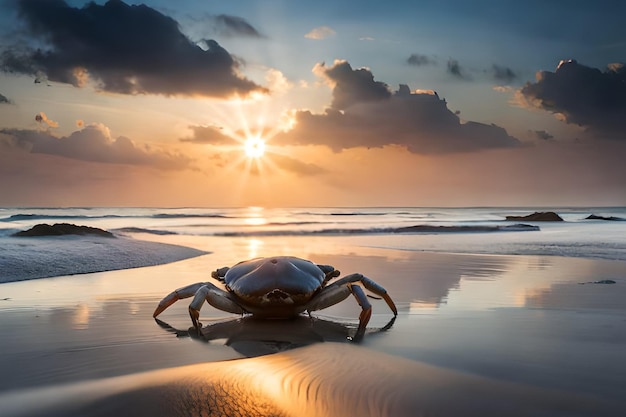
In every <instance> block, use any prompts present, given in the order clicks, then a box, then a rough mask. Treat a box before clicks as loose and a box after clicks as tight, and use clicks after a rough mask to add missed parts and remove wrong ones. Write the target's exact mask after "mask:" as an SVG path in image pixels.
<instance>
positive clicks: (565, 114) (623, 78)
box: [519, 60, 626, 139]
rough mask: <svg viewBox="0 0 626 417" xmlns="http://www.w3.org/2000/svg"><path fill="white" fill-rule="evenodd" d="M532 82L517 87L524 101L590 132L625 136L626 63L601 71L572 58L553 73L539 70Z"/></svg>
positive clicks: (611, 136) (525, 103)
mask: <svg viewBox="0 0 626 417" xmlns="http://www.w3.org/2000/svg"><path fill="white" fill-rule="evenodd" d="M536 79H537V81H536V82H535V83H530V82H529V83H527V84H526V85H525V86H524V87H522V88H521V90H519V96H520V97H521V98H522V99H523V100H524V101H523V104H524V105H526V106H529V107H536V108H540V109H543V110H546V111H549V112H552V113H554V114H555V115H557V116H559V117H560V118H562V119H563V120H564V121H565V122H567V123H571V124H576V125H579V126H582V127H585V128H587V130H588V131H590V132H591V133H593V134H595V135H597V136H602V137H609V138H620V139H626V66H625V65H624V64H610V65H609V66H608V67H607V69H606V70H605V71H604V72H603V71H600V70H599V69H597V68H591V67H587V66H585V65H582V64H579V63H578V62H576V61H575V60H567V61H561V62H560V63H559V65H558V67H557V69H556V71H555V72H550V71H540V72H538V73H537V75H536Z"/></svg>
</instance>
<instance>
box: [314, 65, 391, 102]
mask: <svg viewBox="0 0 626 417" xmlns="http://www.w3.org/2000/svg"><path fill="white" fill-rule="evenodd" d="M313 72H314V73H315V74H317V75H318V76H321V77H323V78H325V79H326V80H327V81H328V82H329V83H330V85H331V86H333V102H332V104H331V107H332V108H333V109H337V110H342V109H346V108H348V107H350V106H351V105H353V104H355V103H362V102H366V101H378V100H382V99H387V98H389V97H391V92H390V91H389V88H388V86H387V84H385V83H383V82H380V81H374V75H373V74H372V72H371V71H370V70H368V69H366V68H359V69H356V70H354V69H352V66H351V65H350V64H349V63H348V62H347V61H341V60H336V61H335V63H334V64H333V66H332V67H327V66H326V65H325V64H324V63H321V64H317V65H316V66H315V67H314V68H313Z"/></svg>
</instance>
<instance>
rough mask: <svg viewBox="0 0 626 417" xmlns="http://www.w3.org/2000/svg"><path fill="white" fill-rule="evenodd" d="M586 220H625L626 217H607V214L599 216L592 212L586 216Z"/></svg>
mask: <svg viewBox="0 0 626 417" xmlns="http://www.w3.org/2000/svg"><path fill="white" fill-rule="evenodd" d="M585 220H611V221H623V220H626V219H622V218H621V217H615V216H610V217H605V216H598V215H595V214H590V215H589V216H587V217H585Z"/></svg>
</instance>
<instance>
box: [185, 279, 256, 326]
mask: <svg viewBox="0 0 626 417" xmlns="http://www.w3.org/2000/svg"><path fill="white" fill-rule="evenodd" d="M205 301H206V302H207V303H209V304H211V305H212V306H213V307H215V308H217V309H218V310H222V311H227V312H229V313H234V314H245V313H246V310H244V309H243V308H242V307H241V306H240V305H239V304H237V303H236V302H235V300H233V299H232V297H231V295H230V294H229V293H228V292H226V291H224V290H221V289H219V288H218V287H216V286H215V285H213V284H211V283H210V282H207V283H205V284H204V285H203V286H201V287H200V288H198V290H197V291H196V293H195V295H194V297H193V300H192V301H191V303H190V304H189V316H190V317H191V321H192V322H193V325H194V327H195V328H196V329H200V328H201V327H202V323H200V322H199V321H198V319H199V318H200V309H201V308H202V306H203V305H204V302H205Z"/></svg>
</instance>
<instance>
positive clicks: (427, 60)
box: [406, 54, 437, 67]
mask: <svg viewBox="0 0 626 417" xmlns="http://www.w3.org/2000/svg"><path fill="white" fill-rule="evenodd" d="M406 62H407V64H409V65H415V66H417V67H421V66H424V65H434V64H436V63H437V61H435V60H434V59H432V58H431V57H429V56H428V55H421V54H411V56H410V57H408V58H407V60H406Z"/></svg>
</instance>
